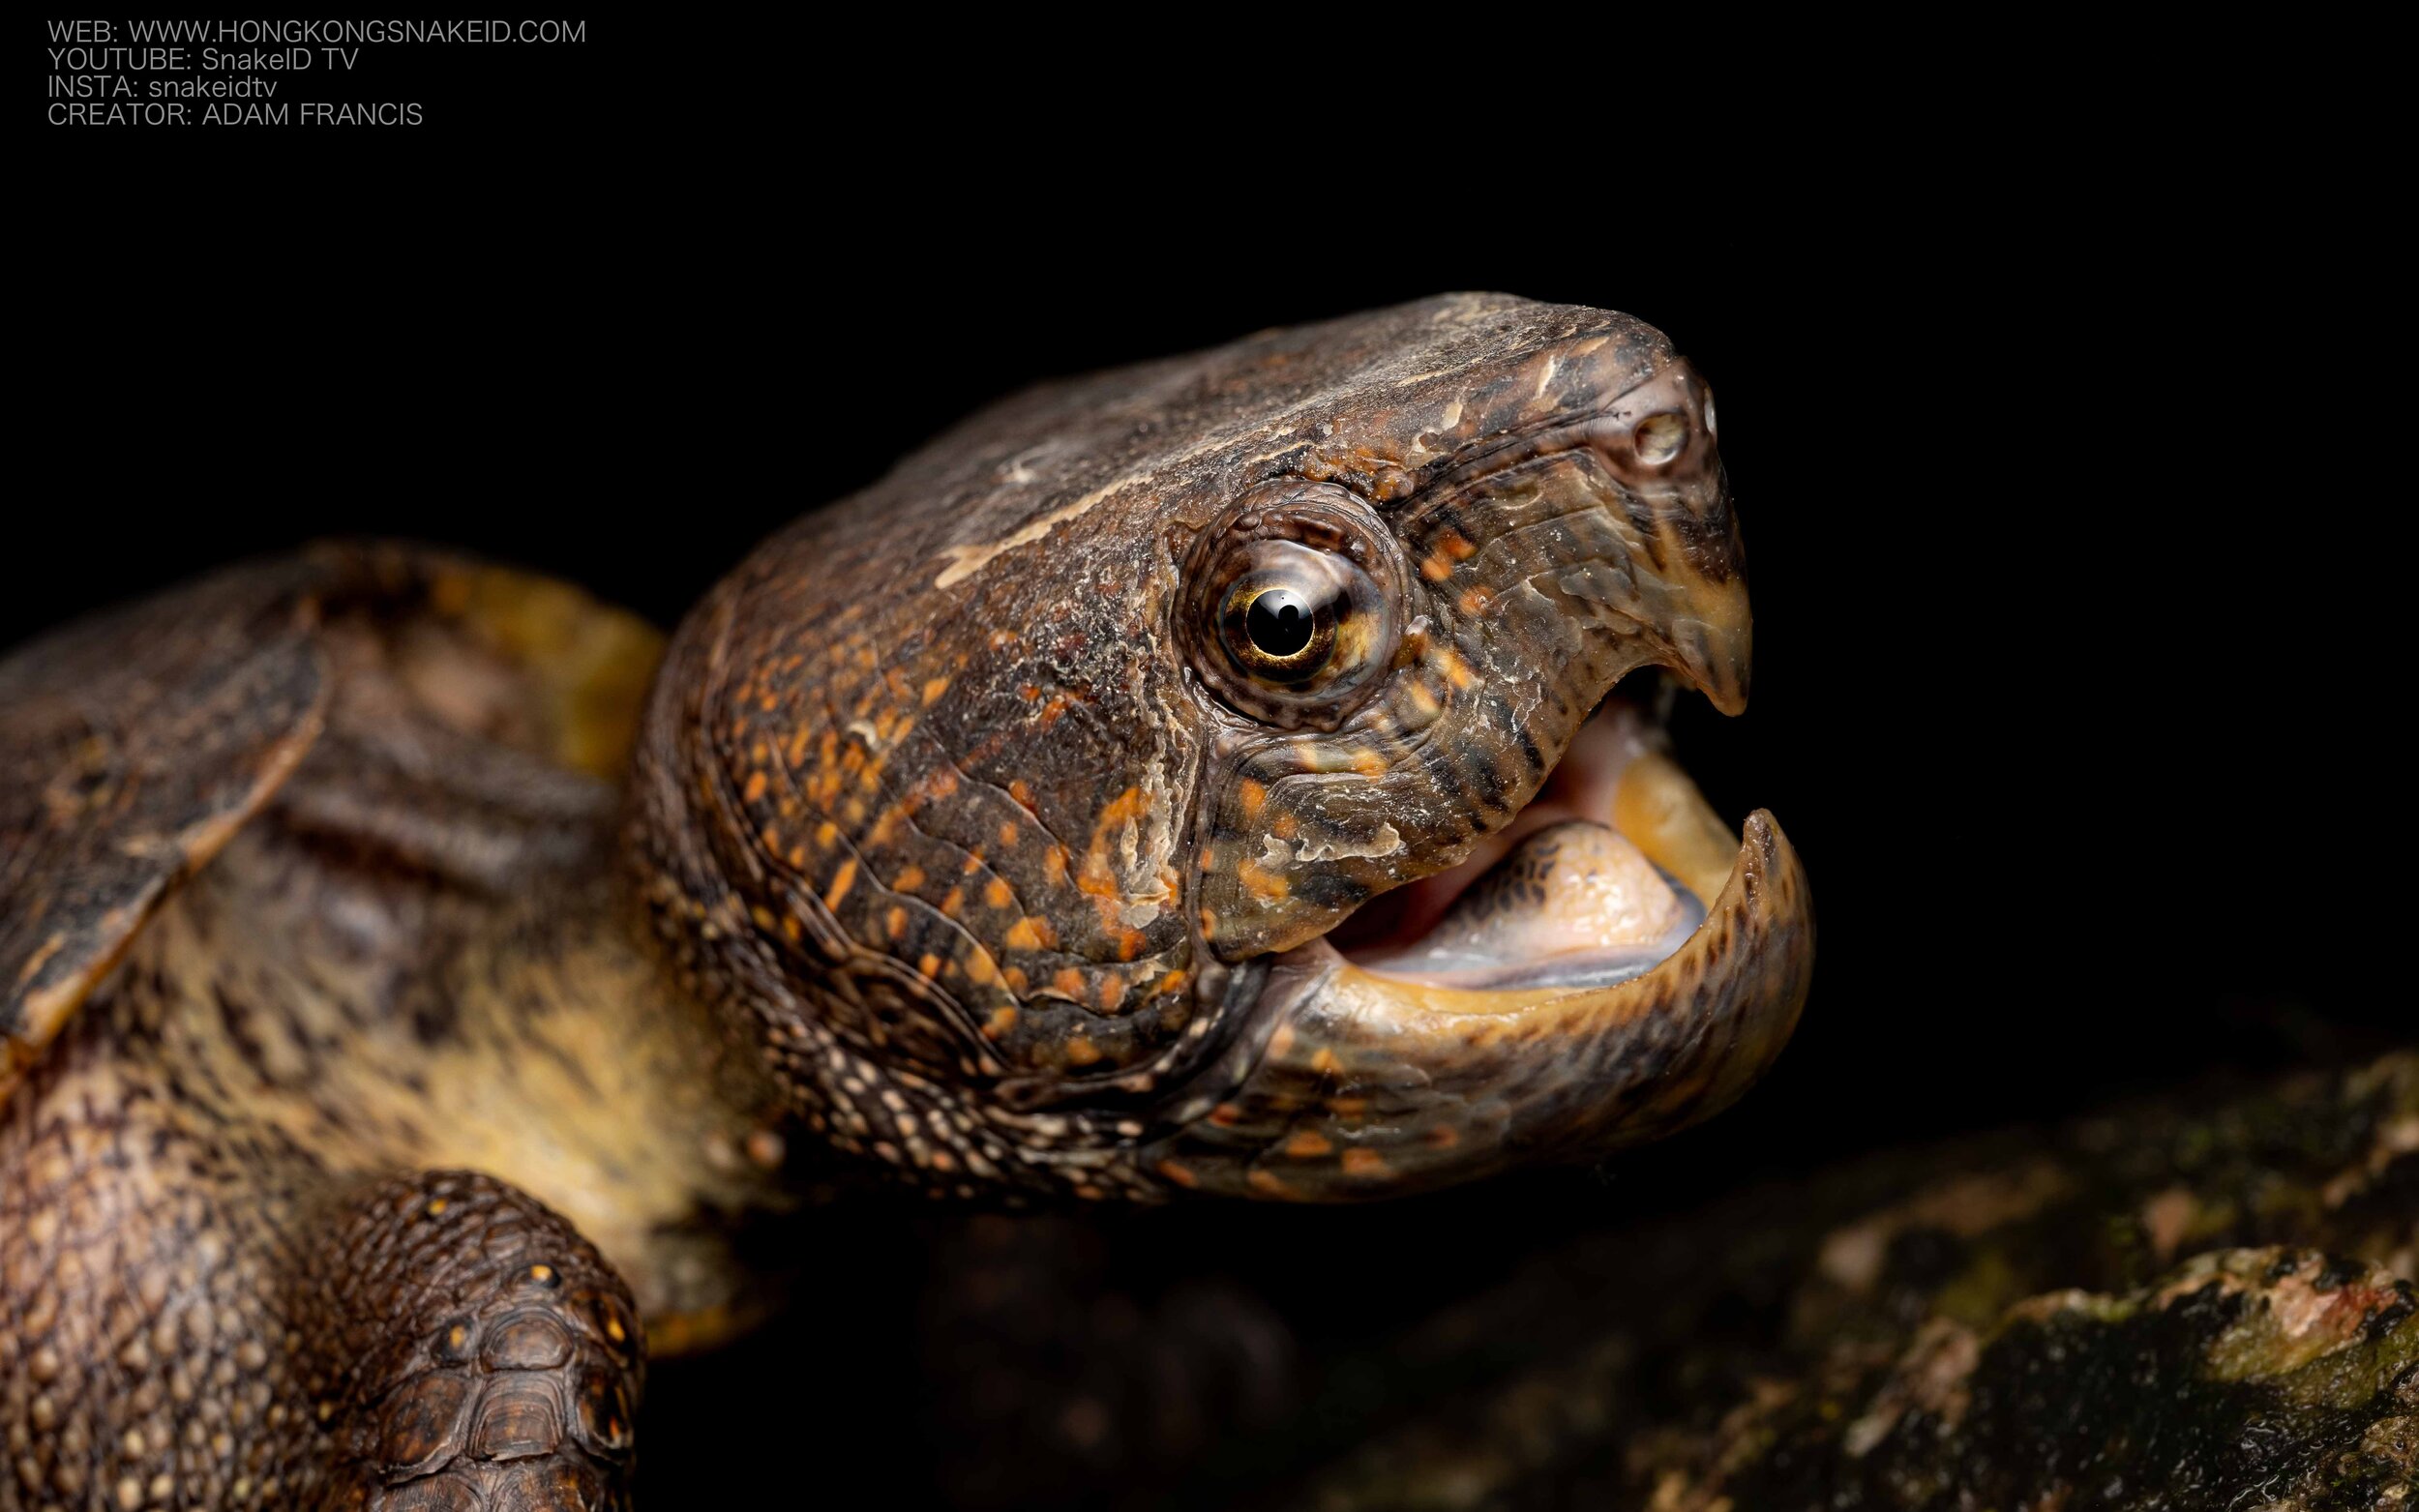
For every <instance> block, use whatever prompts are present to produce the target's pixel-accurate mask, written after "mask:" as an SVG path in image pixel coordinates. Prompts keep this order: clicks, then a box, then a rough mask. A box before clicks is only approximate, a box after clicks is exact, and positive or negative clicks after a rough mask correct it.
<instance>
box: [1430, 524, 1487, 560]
mask: <svg viewBox="0 0 2419 1512" xmlns="http://www.w3.org/2000/svg"><path fill="white" fill-rule="evenodd" d="M1436 548H1437V549H1438V550H1440V551H1442V552H1444V553H1445V554H1446V555H1447V556H1448V557H1449V558H1451V559H1452V560H1454V561H1456V562H1466V561H1468V560H1470V558H1472V557H1473V556H1476V555H1477V554H1478V548H1477V547H1475V546H1472V545H1471V544H1470V538H1469V537H1467V536H1465V535H1463V534H1462V533H1461V532H1460V531H1458V530H1450V529H1448V530H1447V531H1445V532H1444V533H1443V534H1441V535H1439V536H1438V537H1437V538H1436Z"/></svg>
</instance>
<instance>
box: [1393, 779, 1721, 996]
mask: <svg viewBox="0 0 2419 1512" xmlns="http://www.w3.org/2000/svg"><path fill="white" fill-rule="evenodd" d="M1704 919H1705V904H1703V902H1701V901H1700V900H1699V899H1698V898H1697V896H1696V895H1695V894H1694V893H1692V892H1690V891H1689V890H1688V889H1687V886H1685V885H1684V884H1683V883H1681V882H1680V881H1679V880H1677V879H1676V878H1674V877H1673V876H1672V875H1670V874H1669V873H1667V872H1665V871H1663V870H1662V869H1661V868H1660V867H1657V865H1656V864H1655V863H1654V862H1653V861H1651V860H1649V859H1647V856H1646V854H1645V852H1643V851H1641V850H1640V849H1639V848H1638V847H1637V846H1636V845H1632V844H1630V843H1629V841H1628V839H1626V838H1624V837H1623V836H1622V835H1621V834H1620V833H1619V832H1618V831H1616V830H1614V829H1613V828H1611V827H1610V826H1609V825H1604V824H1598V823H1594V822H1591V821H1589V820H1586V819H1567V820H1564V821H1563V822H1560V823H1556V824H1552V825H1549V826H1548V827H1546V828H1543V829H1539V830H1538V831H1536V832H1535V833H1533V834H1530V835H1528V836H1527V837H1526V838H1524V839H1522V840H1521V841H1520V842H1519V843H1518V844H1516V845H1513V846H1512V848H1511V849H1510V850H1509V851H1508V852H1507V853H1506V854H1505V855H1504V857H1503V859H1502V860H1500V861H1498V862H1496V863H1495V865H1494V866H1492V867H1490V868H1489V869H1488V870H1487V871H1486V873H1485V874H1484V875H1481V876H1480V877H1479V878H1478V880H1477V881H1475V882H1473V883H1471V884H1470V885H1469V887H1468V888H1466V889H1465V890H1464V891H1463V892H1462V893H1461V895H1460V896H1459V897H1458V898H1456V899H1455V900H1454V902H1453V904H1452V906H1451V907H1450V908H1449V909H1448V910H1447V911H1446V913H1445V915H1444V917H1442V918H1441V919H1439V920H1438V921H1437V922H1436V924H1435V925H1434V927H1432V928H1430V929H1428V930H1427V931H1425V932H1424V933H1422V934H1420V935H1419V937H1417V938H1415V939H1410V940H1402V941H1398V942H1389V944H1387V945H1385V946H1382V947H1380V948H1378V949H1375V950H1371V951H1368V952H1366V953H1362V952H1355V953H1354V956H1353V960H1354V964H1357V965H1359V967H1360V968H1361V969H1362V970H1364V971H1370V972H1374V973H1377V974H1379V975H1382V976H1390V977H1396V978H1402V979H1406V980H1410V981H1416V982H1427V983H1431V984H1434V985H1436V986H1440V987H1460V988H1516V987H1529V986H1557V987H1571V988H1581V987H1602V986H1607V985H1609V984H1611V983H1614V982H1619V981H1624V980H1626V979H1628V978H1629V977H1633V976H1637V975H1640V974H1641V973H1643V972H1646V971H1648V970H1651V969H1653V968H1654V966H1655V965H1656V964H1657V963H1658V962H1660V961H1662V960H1663V959H1664V958H1665V957H1667V956H1669V955H1670V954H1671V953H1672V952H1673V951H1675V950H1678V949H1679V948H1680V946H1681V944H1682V943H1683V942H1684V941H1685V940H1687V937H1688V935H1689V934H1690V933H1691V932H1692V931H1694V930H1695V929H1696V927H1697V925H1698V924H1700V923H1702V922H1703V921H1704Z"/></svg>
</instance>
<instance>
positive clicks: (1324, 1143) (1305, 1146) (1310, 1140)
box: [1285, 1129, 1335, 1160]
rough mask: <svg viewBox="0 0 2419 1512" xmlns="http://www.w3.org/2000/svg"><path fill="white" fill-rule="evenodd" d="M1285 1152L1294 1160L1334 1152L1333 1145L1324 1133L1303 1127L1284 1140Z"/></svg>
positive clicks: (1316, 1157) (1315, 1157) (1313, 1158)
mask: <svg viewBox="0 0 2419 1512" xmlns="http://www.w3.org/2000/svg"><path fill="white" fill-rule="evenodd" d="M1285 1153H1286V1154H1288V1155H1291V1156H1293V1157H1294V1158H1295V1159H1296V1160H1317V1159H1318V1158H1319V1157H1320V1156H1322V1155H1331V1154H1333V1153H1335V1146H1334V1144H1333V1143H1331V1142H1329V1140H1328V1137H1327V1136H1326V1135H1324V1134H1319V1133H1315V1132H1314V1131H1312V1130H1309V1129H1304V1130H1302V1131H1301V1132H1300V1133H1299V1134H1297V1135H1295V1136H1294V1137H1293V1138H1292V1139H1290V1140H1287V1141H1285Z"/></svg>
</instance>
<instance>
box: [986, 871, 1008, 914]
mask: <svg viewBox="0 0 2419 1512" xmlns="http://www.w3.org/2000/svg"><path fill="white" fill-rule="evenodd" d="M983 902H985V903H987V904H991V905H992V906H993V907H995V908H1006V907H1010V906H1012V905H1014V904H1015V903H1016V889H1015V888H1013V887H1010V886H1009V885H1008V879H1007V878H1006V877H1004V876H995V877H993V878H992V879H991V881H990V882H989V883H988V884H986V885H985V886H984V888H983Z"/></svg>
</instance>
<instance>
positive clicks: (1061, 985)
mask: <svg viewBox="0 0 2419 1512" xmlns="http://www.w3.org/2000/svg"><path fill="white" fill-rule="evenodd" d="M1050 985H1051V987H1053V988H1054V989H1056V990H1057V992H1058V993H1059V995H1060V996H1061V997H1072V998H1074V999H1075V1000H1076V1001H1077V1002H1082V1001H1083V1000H1084V973H1083V972H1081V971H1078V970H1076V969H1075V968H1074V967H1073V966H1067V967H1064V968H1063V969H1061V970H1060V972H1059V974H1058V975H1057V976H1054V977H1052V978H1051V979H1050Z"/></svg>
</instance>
